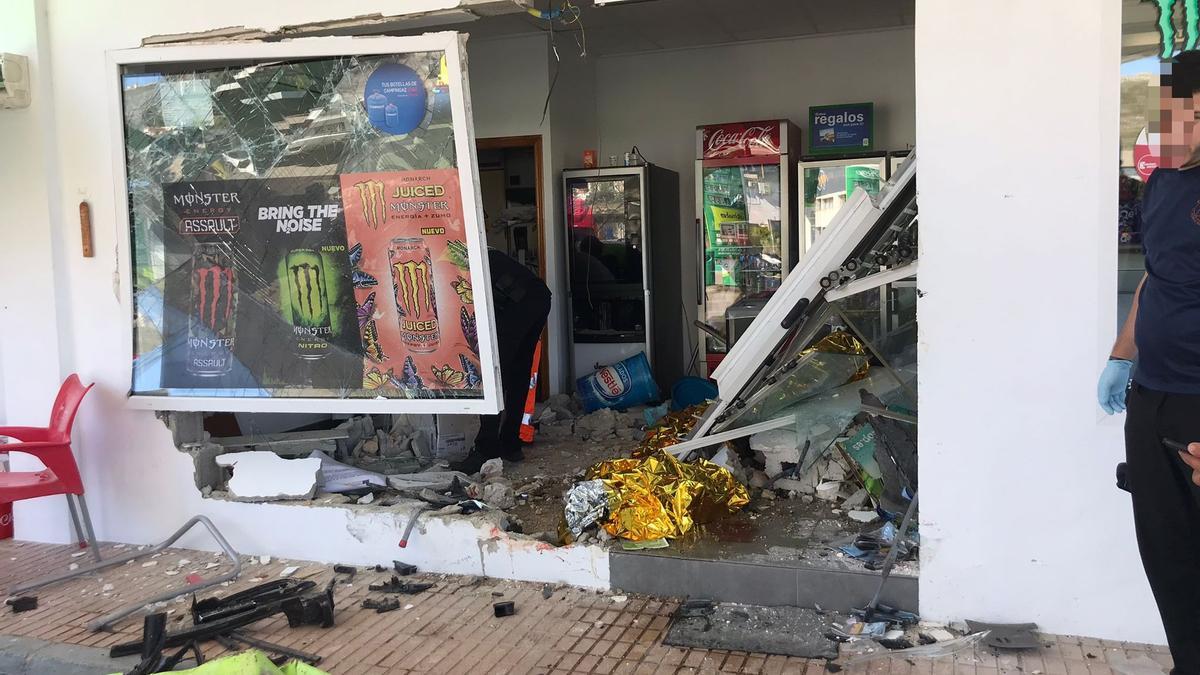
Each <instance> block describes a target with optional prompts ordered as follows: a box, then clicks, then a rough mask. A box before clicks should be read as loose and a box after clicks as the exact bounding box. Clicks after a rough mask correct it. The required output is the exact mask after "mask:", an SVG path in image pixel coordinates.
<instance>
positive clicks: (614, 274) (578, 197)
mask: <svg viewBox="0 0 1200 675" xmlns="http://www.w3.org/2000/svg"><path fill="white" fill-rule="evenodd" d="M566 199H567V227H568V237H569V239H568V241H569V244H570V263H569V265H570V269H571V307H572V314H573V316H572V323H573V331H574V341H575V342H577V343H578V342H584V343H587V342H593V343H595V342H644V341H645V339H646V295H645V292H644V286H643V260H642V179H641V176H640V175H637V174H634V175H624V176H599V177H594V176H589V177H586V178H568V179H567V181H566Z"/></svg>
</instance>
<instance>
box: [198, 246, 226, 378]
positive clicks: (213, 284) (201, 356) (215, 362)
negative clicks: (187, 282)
mask: <svg viewBox="0 0 1200 675" xmlns="http://www.w3.org/2000/svg"><path fill="white" fill-rule="evenodd" d="M191 294H192V295H191V308H192V311H191V312H190V315H189V316H188V337H187V371H188V373H190V374H192V375H197V376H200V377H217V376H220V375H224V374H225V373H228V372H229V371H230V369H231V368H232V367H233V353H232V352H233V341H234V330H233V329H234V319H235V318H236V317H237V270H236V269H235V268H234V266H233V258H232V256H231V255H230V254H229V250H228V249H226V248H225V247H223V246H221V245H220V244H200V245H199V246H197V247H196V250H195V251H194V252H193V253H192V284H191Z"/></svg>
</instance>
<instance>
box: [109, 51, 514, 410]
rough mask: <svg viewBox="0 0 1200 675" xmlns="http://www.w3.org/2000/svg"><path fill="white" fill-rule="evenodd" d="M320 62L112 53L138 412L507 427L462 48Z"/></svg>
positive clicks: (277, 54) (259, 54)
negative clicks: (468, 416) (438, 418)
mask: <svg viewBox="0 0 1200 675" xmlns="http://www.w3.org/2000/svg"><path fill="white" fill-rule="evenodd" d="M318 42H320V45H319V46H317V47H316V48H315V49H313V48H310V49H309V50H308V51H307V52H306V53H305V54H303V55H298V54H297V53H294V50H296V49H297V48H296V47H291V46H288V45H287V44H286V43H255V44H251V45H239V46H238V48H237V54H239V55H240V56H239V57H238V58H230V53H231V52H230V50H231V49H233V48H232V47H231V46H229V45H222V44H205V45H192V46H186V47H185V46H174V47H161V48H155V49H154V50H153V55H151V54H149V53H146V50H129V51H126V52H118V53H116V55H115V57H114V59H115V64H114V68H115V69H116V73H117V74H119V76H120V82H121V87H120V90H119V94H118V96H119V105H120V107H121V111H122V116H123V122H124V124H123V127H122V130H121V131H122V134H123V138H124V150H125V152H124V159H125V161H124V169H125V177H126V179H127V185H128V191H127V192H126V193H123V194H124V196H125V198H126V200H127V203H126V204H125V206H126V207H127V209H126V210H127V213H128V226H129V231H130V237H129V240H128V242H129V245H128V246H127V247H124V248H123V250H122V256H121V257H122V261H123V264H122V268H123V271H124V272H125V273H126V277H125V279H126V282H125V284H123V287H124V288H127V289H129V290H128V291H127V292H128V293H129V297H127V298H126V301H127V303H128V304H127V309H128V311H129V313H130V317H131V320H132V329H131V353H132V354H133V355H134V358H133V361H132V369H131V377H130V394H131V400H132V402H133V403H134V404H136V405H138V406H142V407H149V408H155V409H183V410H257V411H290V412H299V411H326V412H328V411H340V412H386V413H400V412H404V413H407V412H417V411H420V412H434V411H451V410H453V411H458V412H479V413H491V412H495V411H496V410H497V409H498V406H499V404H498V401H497V397H496V385H497V383H496V382H495V377H494V376H493V375H492V374H493V373H494V372H495V368H494V364H495V363H496V360H495V354H494V342H495V341H494V330H493V327H492V321H491V305H490V297H491V296H490V290H488V289H484V288H481V289H479V290H480V293H479V294H478V296H476V294H475V292H474V291H475V290H476V289H475V288H474V286H475V282H476V281H477V280H478V279H485V278H487V260H486V256H484V255H483V248H482V246H483V244H482V236H481V234H480V224H479V223H478V222H477V220H478V213H479V208H478V195H477V192H478V191H477V189H476V187H477V184H478V179H477V176H476V173H475V167H474V162H472V161H470V158H471V156H472V152H473V147H474V140H473V137H472V131H471V129H472V124H471V119H470V111H469V106H468V105H467V102H466V99H465V89H466V87H465V84H466V69H465V64H464V58H465V57H464V56H463V51H462V45H461V44H460V42H459V41H458V39H457V38H456V37H454V36H451V35H447V34H439V35H431V36H420V37H410V38H390V37H389V38H382V37H381V38H369V39H368V38H363V39H355V40H354V41H353V42H352V43H351V42H349V41H347V40H344V39H338V38H323V39H319V40H318ZM314 44H317V43H314ZM346 49H351V50H353V51H351V52H349V53H347V52H345V51H344V50H346ZM163 50H166V51H167V53H160V52H163ZM314 51H315V54H314V53H313V52H314ZM484 286H486V284H484ZM476 298H478V301H477V299H476Z"/></svg>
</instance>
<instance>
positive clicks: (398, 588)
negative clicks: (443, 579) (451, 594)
mask: <svg viewBox="0 0 1200 675" xmlns="http://www.w3.org/2000/svg"><path fill="white" fill-rule="evenodd" d="M431 588H433V584H425V583H412V582H407V581H400V577H397V576H394V575H393V576H392V578H391V579H389V580H387V581H385V582H383V583H378V584H371V585H370V586H368V587H367V590H371V591H379V592H381V593H402V594H404V595H416V594H417V593H424V592H425V591H427V590H429V589H431Z"/></svg>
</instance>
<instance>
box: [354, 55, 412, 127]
mask: <svg viewBox="0 0 1200 675" xmlns="http://www.w3.org/2000/svg"><path fill="white" fill-rule="evenodd" d="M425 98H426V93H425V82H424V81H422V80H421V78H420V77H419V76H417V73H416V71H414V70H413V69H412V68H409V67H408V66H405V65H401V64H399V63H385V64H383V65H382V66H379V67H378V68H376V69H375V72H373V73H371V76H370V77H368V78H367V84H366V86H365V87H364V88H363V99H364V101H365V102H366V105H367V119H368V120H370V121H371V126H373V127H375V128H376V129H379V130H380V131H383V132H386V133H389V134H407V133H408V132H410V131H412V130H413V129H416V128H417V127H418V126H420V124H421V121H422V120H424V119H425Z"/></svg>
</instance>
